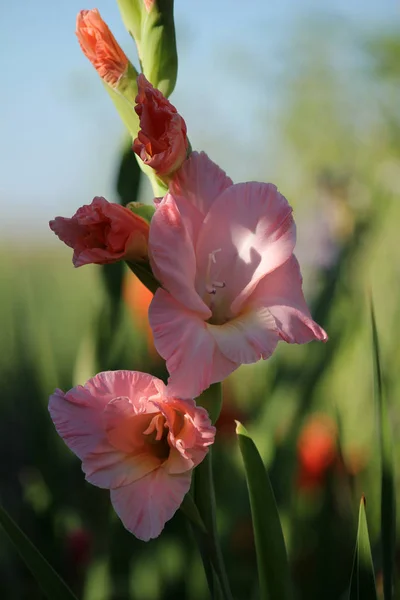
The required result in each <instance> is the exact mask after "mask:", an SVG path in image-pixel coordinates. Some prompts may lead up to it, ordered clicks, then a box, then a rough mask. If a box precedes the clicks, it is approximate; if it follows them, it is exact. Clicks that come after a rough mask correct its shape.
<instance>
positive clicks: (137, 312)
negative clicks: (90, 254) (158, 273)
mask: <svg viewBox="0 0 400 600" xmlns="http://www.w3.org/2000/svg"><path fill="white" fill-rule="evenodd" d="M123 296H124V300H125V303H126V305H127V307H128V310H129V312H130V314H131V316H132V319H133V321H134V323H135V325H136V326H137V328H138V329H139V330H140V331H141V332H142V333H143V334H145V335H146V339H147V349H148V352H149V355H150V356H152V357H153V358H160V356H159V354H158V352H157V350H156V349H155V346H154V339H153V332H152V330H151V327H150V324H149V317H148V312H149V306H150V302H151V301H152V298H153V294H152V293H151V292H150V290H148V289H147V287H146V286H145V285H144V284H143V283H142V282H141V281H140V280H139V279H138V278H137V277H136V275H134V274H133V273H132V272H131V271H129V272H128V273H127V276H126V278H125V281H124V290H123Z"/></svg>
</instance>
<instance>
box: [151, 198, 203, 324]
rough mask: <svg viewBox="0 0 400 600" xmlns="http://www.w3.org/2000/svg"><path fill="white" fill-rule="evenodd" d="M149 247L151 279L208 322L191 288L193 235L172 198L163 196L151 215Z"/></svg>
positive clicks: (199, 299)
mask: <svg viewBox="0 0 400 600" xmlns="http://www.w3.org/2000/svg"><path fill="white" fill-rule="evenodd" d="M189 223H190V219H189ZM149 247H150V252H151V254H150V260H151V265H152V268H153V272H154V275H155V276H156V278H157V279H158V280H159V281H160V283H161V284H162V285H163V287H165V288H166V289H167V290H168V291H169V292H170V293H171V294H172V295H173V296H174V298H176V299H177V300H179V301H180V302H182V304H184V306H186V308H187V309H188V310H193V311H195V312H197V313H199V314H200V315H202V316H204V318H206V319H207V318H209V317H210V315H211V312H210V310H209V308H208V307H207V306H206V305H205V304H204V302H203V301H202V300H201V298H200V297H199V295H198V294H197V292H196V290H195V288H194V281H195V276H196V257H195V254H194V248H193V242H192V235H191V232H190V229H189V228H188V227H186V225H185V221H184V220H183V218H182V215H181V213H180V211H179V209H178V207H177V205H176V202H175V199H174V198H173V196H171V194H167V195H166V196H165V198H164V200H163V201H162V202H161V203H160V205H159V206H158V208H157V210H156V212H155V213H154V216H153V218H152V221H151V226H150V235H149Z"/></svg>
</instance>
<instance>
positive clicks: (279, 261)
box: [149, 152, 327, 398]
mask: <svg viewBox="0 0 400 600" xmlns="http://www.w3.org/2000/svg"><path fill="white" fill-rule="evenodd" d="M294 246H295V225H294V221H293V218H292V209H291V208H290V206H289V204H288V202H287V200H286V199H285V198H284V197H283V196H282V195H281V194H280V193H279V192H278V191H277V189H276V187H275V186H274V185H272V184H264V183H255V182H251V183H241V184H237V185H233V184H232V181H231V180H230V179H229V178H228V177H227V176H226V175H225V173H224V172H223V171H222V170H221V169H220V168H219V167H218V166H217V165H216V164H214V163H213V162H212V161H211V160H210V159H209V158H208V157H207V155H206V154H204V153H201V154H198V153H197V152H194V153H192V154H191V157H190V158H189V159H188V160H187V161H186V162H185V163H184V165H183V166H182V167H181V169H180V170H179V172H178V173H177V174H176V176H175V178H173V180H172V182H171V184H170V192H169V193H168V194H167V195H166V196H165V197H164V198H163V200H162V201H161V203H160V204H159V205H158V208H157V210H156V212H155V214H154V217H153V219H152V222H151V225H150V235H149V255H150V262H151V264H152V268H153V272H154V275H155V277H156V278H157V279H158V281H159V282H160V283H161V285H162V286H163V288H164V289H161V288H160V289H158V290H157V292H156V294H155V296H154V299H153V301H152V303H151V305H150V310H149V318H150V324H151V327H152V329H153V334H154V342H155V345H156V348H157V350H158V352H159V353H160V354H161V356H162V357H163V358H164V359H166V362H167V368H168V370H169V373H170V379H169V383H170V385H171V386H172V389H173V390H174V393H176V394H177V395H183V396H190V397H192V398H195V397H197V396H198V395H199V394H200V393H201V392H202V391H203V390H204V389H206V388H207V387H208V386H209V385H210V384H211V383H214V382H217V381H222V380H223V379H224V378H225V377H227V376H228V375H229V374H230V373H231V372H232V371H234V370H235V369H236V368H237V367H239V365H241V364H243V363H254V362H256V361H258V360H259V359H261V358H263V359H266V358H268V357H269V356H271V354H272V353H273V351H274V349H275V347H276V345H277V343H278V341H280V340H284V341H285V342H288V343H296V344H303V343H306V342H309V341H311V340H323V341H326V339H327V335H326V333H325V331H323V329H321V327H319V325H317V324H316V323H315V322H314V321H313V320H312V319H311V317H310V313H309V310H308V308H307V305H306V302H305V300H304V296H303V292H302V278H301V274H300V269H299V264H298V262H297V260H296V258H295V257H294V255H293V249H294Z"/></svg>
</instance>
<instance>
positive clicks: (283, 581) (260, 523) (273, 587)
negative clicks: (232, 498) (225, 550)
mask: <svg viewBox="0 0 400 600" xmlns="http://www.w3.org/2000/svg"><path fill="white" fill-rule="evenodd" d="M236 433H237V436H238V441H239V448H240V452H241V454H242V457H243V462H244V467H245V472H246V480H247V487H248V490H249V497H250V507H251V513H252V519H253V529H254V538H255V545H256V552H257V566H258V578H259V583H260V600H266V599H267V598H268V600H288V599H290V598H292V588H291V581H290V572H289V565H288V560H287V554H286V547H285V540H284V538H283V533H282V527H281V522H280V519H279V514H278V509H277V506H276V502H275V496H274V492H273V489H272V486H271V482H270V480H269V477H268V474H267V471H266V469H265V466H264V463H263V461H262V459H261V456H260V454H259V452H258V450H257V448H256V445H255V444H254V442H253V440H252V439H251V438H250V436H249V434H248V432H247V431H246V429H245V428H244V427H243V425H241V424H240V423H237V427H236Z"/></svg>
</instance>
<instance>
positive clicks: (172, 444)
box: [49, 371, 215, 541]
mask: <svg viewBox="0 0 400 600" xmlns="http://www.w3.org/2000/svg"><path fill="white" fill-rule="evenodd" d="M49 410H50V415H51V418H52V420H53V422H54V424H55V426H56V429H57V432H58V433H59V435H60V436H61V437H62V438H63V440H64V441H65V443H66V444H67V446H68V447H69V448H70V449H71V450H72V451H73V452H74V453H75V454H76V455H77V456H78V457H79V458H80V459H81V460H82V469H83V471H84V473H85V475H86V479H87V481H89V482H90V483H92V484H94V485H96V486H98V487H101V488H106V489H109V490H110V495H111V502H112V504H113V506H114V509H115V511H116V512H117V514H118V516H119V517H120V519H121V521H122V523H123V524H124V526H125V527H126V528H127V529H128V530H129V531H131V532H132V533H133V534H134V535H135V536H136V537H138V538H139V539H142V540H145V541H147V540H149V539H151V538H154V537H157V536H158V535H159V534H160V533H161V531H162V529H163V527H164V525H165V523H166V521H168V520H169V519H171V518H172V516H173V515H174V514H175V512H176V511H177V509H178V508H179V506H180V505H181V503H182V500H183V498H184V496H185V494H186V493H187V492H188V491H189V487H190V481H191V475H192V470H193V468H194V467H195V466H196V465H198V464H199V463H200V462H201V461H202V460H203V458H204V457H205V455H206V454H207V452H208V446H209V445H210V444H212V443H213V441H214V436H215V428H214V427H213V426H212V425H211V423H210V419H209V417H208V414H207V412H206V411H205V410H204V409H203V408H198V407H196V405H195V403H194V401H193V400H182V399H179V398H176V397H174V396H172V395H170V394H169V391H168V388H167V387H166V386H165V385H164V384H163V382H162V381H160V380H159V379H157V378H156V377H152V376H151V375H148V374H147V373H138V372H134V371H108V372H104V373H99V374H98V375H96V376H95V377H93V378H92V379H89V381H88V382H87V383H86V384H85V385H84V386H77V387H75V388H73V389H72V390H70V391H69V392H67V393H66V394H64V392H62V391H61V390H56V391H55V393H54V394H53V395H52V396H51V397H50V403H49Z"/></svg>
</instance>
